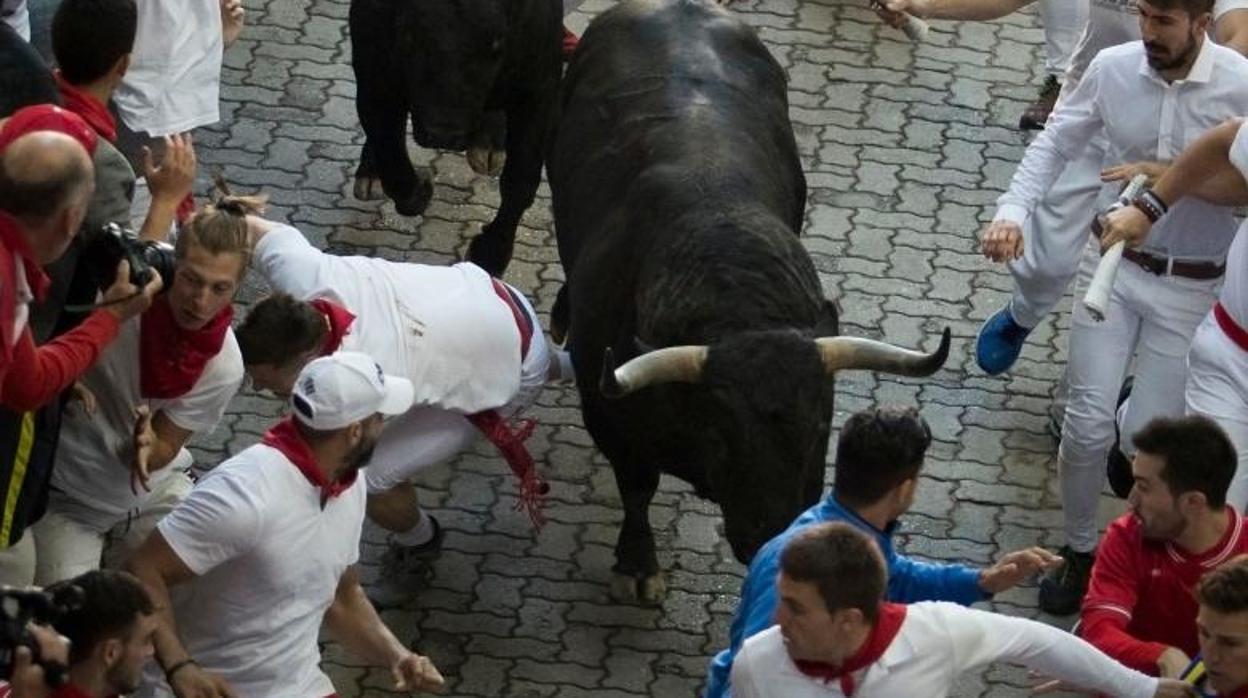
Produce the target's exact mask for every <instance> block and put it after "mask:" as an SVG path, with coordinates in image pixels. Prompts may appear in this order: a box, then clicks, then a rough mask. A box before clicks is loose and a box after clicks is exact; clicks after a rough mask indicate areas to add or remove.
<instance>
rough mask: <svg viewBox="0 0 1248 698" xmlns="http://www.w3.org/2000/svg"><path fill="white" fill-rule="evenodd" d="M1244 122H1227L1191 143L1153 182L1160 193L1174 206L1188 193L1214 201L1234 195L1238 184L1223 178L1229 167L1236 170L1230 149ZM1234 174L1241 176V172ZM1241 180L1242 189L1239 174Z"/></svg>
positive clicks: (1164, 199)
mask: <svg viewBox="0 0 1248 698" xmlns="http://www.w3.org/2000/svg"><path fill="white" fill-rule="evenodd" d="M1240 123H1241V120H1240V119H1231V120H1228V121H1224V122H1223V123H1222V124H1220V125H1218V126H1215V127H1214V128H1212V129H1210V130H1209V131H1207V132H1205V134H1204V135H1202V136H1201V137H1200V138H1198V139H1196V142H1195V143H1192V145H1190V146H1188V148H1187V149H1186V150H1184V151H1183V152H1182V153H1181V154H1180V155H1179V157H1178V158H1177V159H1176V160H1175V161H1174V164H1172V165H1171V166H1170V169H1168V170H1166V172H1165V174H1163V175H1162V176H1161V177H1160V178H1159V179H1158V180H1157V183H1156V184H1155V185H1153V191H1154V192H1155V193H1156V194H1157V196H1158V197H1160V198H1161V200H1162V201H1164V202H1166V204H1167V205H1169V206H1173V205H1174V204H1175V203H1177V202H1178V201H1179V199H1182V198H1183V197H1185V196H1200V197H1201V198H1207V199H1209V200H1211V201H1212V200H1214V199H1216V198H1219V197H1220V196H1223V195H1227V194H1234V193H1235V189H1236V187H1235V186H1232V185H1228V184H1227V182H1226V181H1223V180H1224V179H1225V178H1226V177H1227V174H1226V170H1227V169H1228V168H1230V169H1232V170H1233V169H1234V168H1233V167H1232V166H1231V163H1230V151H1231V144H1232V143H1233V142H1234V141H1235V134H1236V133H1237V132H1238V131H1239V125H1240ZM1234 174H1235V175H1236V176H1238V172H1236V173H1234ZM1219 178H1222V179H1219ZM1239 180H1240V182H1239V187H1240V188H1242V187H1243V178H1242V177H1239Z"/></svg>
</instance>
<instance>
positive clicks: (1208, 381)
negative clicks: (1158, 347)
mask: <svg viewBox="0 0 1248 698" xmlns="http://www.w3.org/2000/svg"><path fill="white" fill-rule="evenodd" d="M1183 397H1184V400H1185V401H1186V403H1187V413H1188V414H1199V415H1204V416H1206V417H1208V418H1210V419H1212V420H1213V421H1215V422H1217V423H1218V425H1219V426H1221V427H1222V428H1223V429H1225V430H1226V433H1227V435H1228V436H1230V437H1231V443H1233V444H1234V445H1235V451H1236V453H1238V454H1239V467H1238V468H1237V469H1236V471H1235V479H1234V480H1232V481H1231V487H1230V489H1229V490H1228V491H1227V493H1226V501H1227V502H1229V503H1231V504H1232V505H1234V507H1235V508H1236V509H1238V510H1239V511H1244V507H1245V506H1248V351H1245V350H1244V349H1242V348H1241V347H1240V346H1239V345H1238V344H1236V343H1234V342H1232V341H1231V339H1230V337H1227V336H1226V333H1225V332H1223V331H1222V328H1221V327H1219V326H1218V322H1217V320H1215V319H1214V317H1213V313H1210V314H1208V315H1206V316H1205V319H1204V321H1202V322H1201V323H1200V327H1198V328H1197V329H1196V336H1195V338H1193V339H1192V348H1191V349H1190V350H1189V351H1188V352H1187V388H1186V391H1185V392H1184V395H1183Z"/></svg>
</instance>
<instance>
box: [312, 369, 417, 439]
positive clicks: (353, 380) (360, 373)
mask: <svg viewBox="0 0 1248 698" xmlns="http://www.w3.org/2000/svg"><path fill="white" fill-rule="evenodd" d="M415 395H416V391H415V389H414V388H413V387H412V382H411V381H409V380H408V379H406V378H400V377H398V376H387V375H386V374H385V373H383V372H382V370H381V366H379V365H377V362H376V361H373V359H372V357H370V356H369V355H367V354H361V353H360V352H356V351H340V352H337V353H335V354H330V355H329V356H322V357H319V358H316V359H313V360H312V361H311V362H310V363H309V364H308V365H307V366H304V367H303V370H302V371H300V372H299V377H298V378H296V379H295V389H294V390H293V391H291V395H290V406H291V408H292V409H293V410H294V412H295V417H296V418H297V419H298V420H299V421H300V422H303V423H304V424H306V425H307V426H309V427H311V428H313V429H316V430H319V431H332V430H334V429H341V428H343V427H345V426H347V425H350V424H354V423H356V422H359V421H362V420H363V419H364V418H366V417H368V416H370V415H373V414H376V413H377V412H380V413H382V414H385V415H395V414H403V413H404V412H406V411H407V410H408V409H409V408H410V407H411V406H412V402H413V400H415Z"/></svg>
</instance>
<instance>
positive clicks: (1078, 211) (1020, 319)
mask: <svg viewBox="0 0 1248 698" xmlns="http://www.w3.org/2000/svg"><path fill="white" fill-rule="evenodd" d="M1106 145H1107V144H1106V142H1105V139H1104V136H1103V135H1098V136H1097V137H1095V138H1093V139H1092V141H1091V142H1090V143H1088V147H1087V148H1085V149H1084V151H1083V153H1082V154H1081V155H1080V156H1079V158H1078V159H1076V160H1071V161H1070V162H1069V163H1067V164H1066V168H1065V169H1063V170H1062V174H1061V175H1059V176H1058V178H1057V181H1056V182H1055V183H1054V184H1053V188H1052V189H1050V190H1049V192H1048V194H1046V195H1045V197H1044V199H1042V200H1041V201H1040V205H1039V206H1037V207H1036V210H1035V211H1034V212H1033V213H1032V215H1031V217H1030V218H1029V219H1028V220H1027V224H1026V225H1025V226H1024V227H1023V256H1022V257H1020V258H1019V259H1016V260H1014V261H1012V262H1010V263H1009V265H1008V266H1009V269H1010V275H1011V276H1013V277H1014V295H1013V296H1012V297H1011V299H1010V315H1012V316H1013V317H1014V320H1015V322H1017V323H1018V324H1020V325H1022V326H1023V327H1035V326H1036V325H1038V324H1040V321H1041V320H1043V319H1044V316H1045V315H1048V314H1049V313H1051V312H1052V311H1053V309H1054V308H1056V307H1057V304H1058V303H1059V302H1061V300H1062V296H1063V295H1064V294H1065V293H1066V287H1067V286H1069V285H1070V281H1071V279H1073V278H1074V277H1075V273H1076V272H1077V271H1078V269H1079V259H1080V257H1081V256H1082V254H1083V250H1084V247H1085V246H1086V245H1087V244H1088V239H1089V238H1090V237H1091V235H1092V233H1091V226H1092V217H1093V215H1095V211H1096V200H1097V195H1098V194H1100V192H1101V187H1102V184H1101V165H1102V163H1103V161H1104V159H1105V147H1106Z"/></svg>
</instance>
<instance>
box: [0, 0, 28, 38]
mask: <svg viewBox="0 0 1248 698" xmlns="http://www.w3.org/2000/svg"><path fill="white" fill-rule="evenodd" d="M0 19H2V20H4V23H5V24H7V25H9V26H10V27H12V28H13V31H15V32H17V35H18V36H20V37H22V38H23V39H25V40H26V41H30V12H29V11H28V10H27V9H26V0H0Z"/></svg>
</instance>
